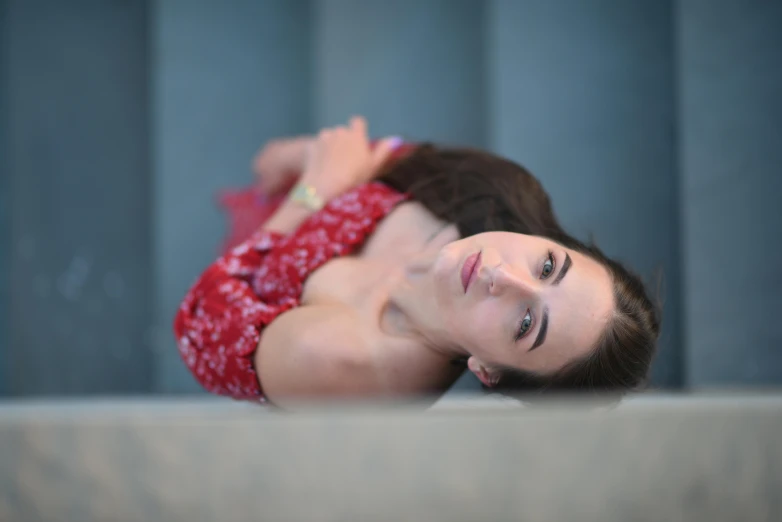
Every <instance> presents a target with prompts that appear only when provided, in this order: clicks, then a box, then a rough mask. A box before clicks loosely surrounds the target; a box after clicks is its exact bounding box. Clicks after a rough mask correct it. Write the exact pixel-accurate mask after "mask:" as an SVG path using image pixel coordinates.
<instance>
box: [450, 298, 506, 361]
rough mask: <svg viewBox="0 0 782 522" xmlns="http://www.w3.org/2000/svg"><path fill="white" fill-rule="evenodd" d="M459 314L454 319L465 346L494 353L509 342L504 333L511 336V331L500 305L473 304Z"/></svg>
mask: <svg viewBox="0 0 782 522" xmlns="http://www.w3.org/2000/svg"><path fill="white" fill-rule="evenodd" d="M492 304H496V303H492ZM458 315H459V317H458V319H456V320H454V321H452V322H453V323H454V328H455V329H456V331H458V332H459V334H460V337H461V338H462V339H463V343H464V346H465V348H469V349H470V351H471V352H472V353H474V354H476V355H481V354H487V353H494V352H496V351H497V350H498V349H499V348H500V347H502V346H504V345H505V344H507V339H504V338H503V335H504V334H505V333H507V334H508V336H510V331H509V330H508V327H507V325H505V323H504V322H503V321H504V320H505V319H504V318H505V315H503V314H502V310H501V309H500V307H498V306H492V305H490V304H489V303H483V305H482V306H473V307H472V308H471V309H469V310H465V311H462V312H460V314H458ZM504 325H505V326H504Z"/></svg>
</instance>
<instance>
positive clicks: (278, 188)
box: [252, 136, 315, 196]
mask: <svg viewBox="0 0 782 522" xmlns="http://www.w3.org/2000/svg"><path fill="white" fill-rule="evenodd" d="M314 141H315V138H314V137H312V136H300V137H297V138H282V139H278V140H272V141H270V142H269V143H267V144H266V145H264V147H263V148H262V149H261V150H260V151H259V152H258V154H256V155H255V158H253V164H252V169H253V173H254V174H255V179H256V184H257V186H258V188H259V189H260V190H261V191H262V192H264V193H265V194H267V195H270V196H272V195H275V194H278V193H279V192H282V191H283V190H285V189H286V188H287V187H288V186H289V185H291V184H292V183H293V182H294V181H295V179H296V178H297V177H298V176H300V175H301V172H302V171H303V170H304V163H305V161H306V159H307V149H308V148H309V147H310V146H311V145H312V143H314Z"/></svg>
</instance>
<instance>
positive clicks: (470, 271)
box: [461, 252, 481, 293]
mask: <svg viewBox="0 0 782 522" xmlns="http://www.w3.org/2000/svg"><path fill="white" fill-rule="evenodd" d="M480 266H481V253H480V252H476V253H475V254H472V255H471V256H469V257H468V258H467V259H465V260H464V264H463V265H462V273H461V276H462V286H463V287H464V292H465V293H467V287H469V286H470V281H472V279H473V277H474V276H475V274H476V272H477V271H478V268H479V267H480Z"/></svg>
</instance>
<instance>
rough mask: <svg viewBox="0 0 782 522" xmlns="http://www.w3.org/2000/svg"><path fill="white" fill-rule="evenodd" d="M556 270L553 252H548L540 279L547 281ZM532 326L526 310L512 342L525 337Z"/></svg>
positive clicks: (529, 314) (530, 314)
mask: <svg viewBox="0 0 782 522" xmlns="http://www.w3.org/2000/svg"><path fill="white" fill-rule="evenodd" d="M556 268H557V261H556V259H554V252H552V251H551V250H549V251H548V255H547V256H546V261H545V262H544V263H543V268H542V269H541V271H540V278H541V279H548V278H549V277H551V275H552V274H553V273H554V270H555V269H556ZM532 324H533V317H532V311H531V310H530V309H529V308H528V309H527V311H526V312H525V314H524V316H523V317H522V318H521V319H520V320H519V323H518V325H517V326H516V334H515V336H514V341H516V342H518V341H519V339H521V338H522V337H524V336H525V335H527V332H529V331H530V330H531V329H532Z"/></svg>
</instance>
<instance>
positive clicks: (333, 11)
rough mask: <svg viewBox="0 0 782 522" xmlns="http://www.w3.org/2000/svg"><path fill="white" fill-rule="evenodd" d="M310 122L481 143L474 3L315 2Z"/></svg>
mask: <svg viewBox="0 0 782 522" xmlns="http://www.w3.org/2000/svg"><path fill="white" fill-rule="evenodd" d="M314 6H315V10H314V11H315V16H314V20H315V23H314V27H313V33H314V35H315V39H314V44H315V45H314V47H313V52H314V55H315V59H314V63H313V65H314V67H315V72H316V74H315V77H314V78H313V85H314V87H315V89H314V93H313V95H314V99H315V106H314V110H315V115H316V117H315V123H316V124H317V125H318V126H325V125H334V124H337V123H341V122H344V121H345V120H346V119H347V118H348V117H350V116H351V115H352V114H363V115H365V116H366V117H367V118H368V120H369V123H370V127H371V129H370V130H371V131H372V132H374V133H376V135H389V134H401V135H402V136H405V137H407V138H411V139H427V140H431V139H437V140H439V141H441V142H446V143H449V142H451V143H459V144H469V145H475V146H485V145H487V140H486V138H487V116H488V114H487V111H486V108H487V99H486V88H485V85H486V81H487V76H486V64H485V62H486V49H485V47H486V23H485V7H484V3H483V2H476V1H475V0H426V1H419V0H398V1H395V2H381V1H377V0H371V1H366V0H339V1H337V2H315V3H314Z"/></svg>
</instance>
